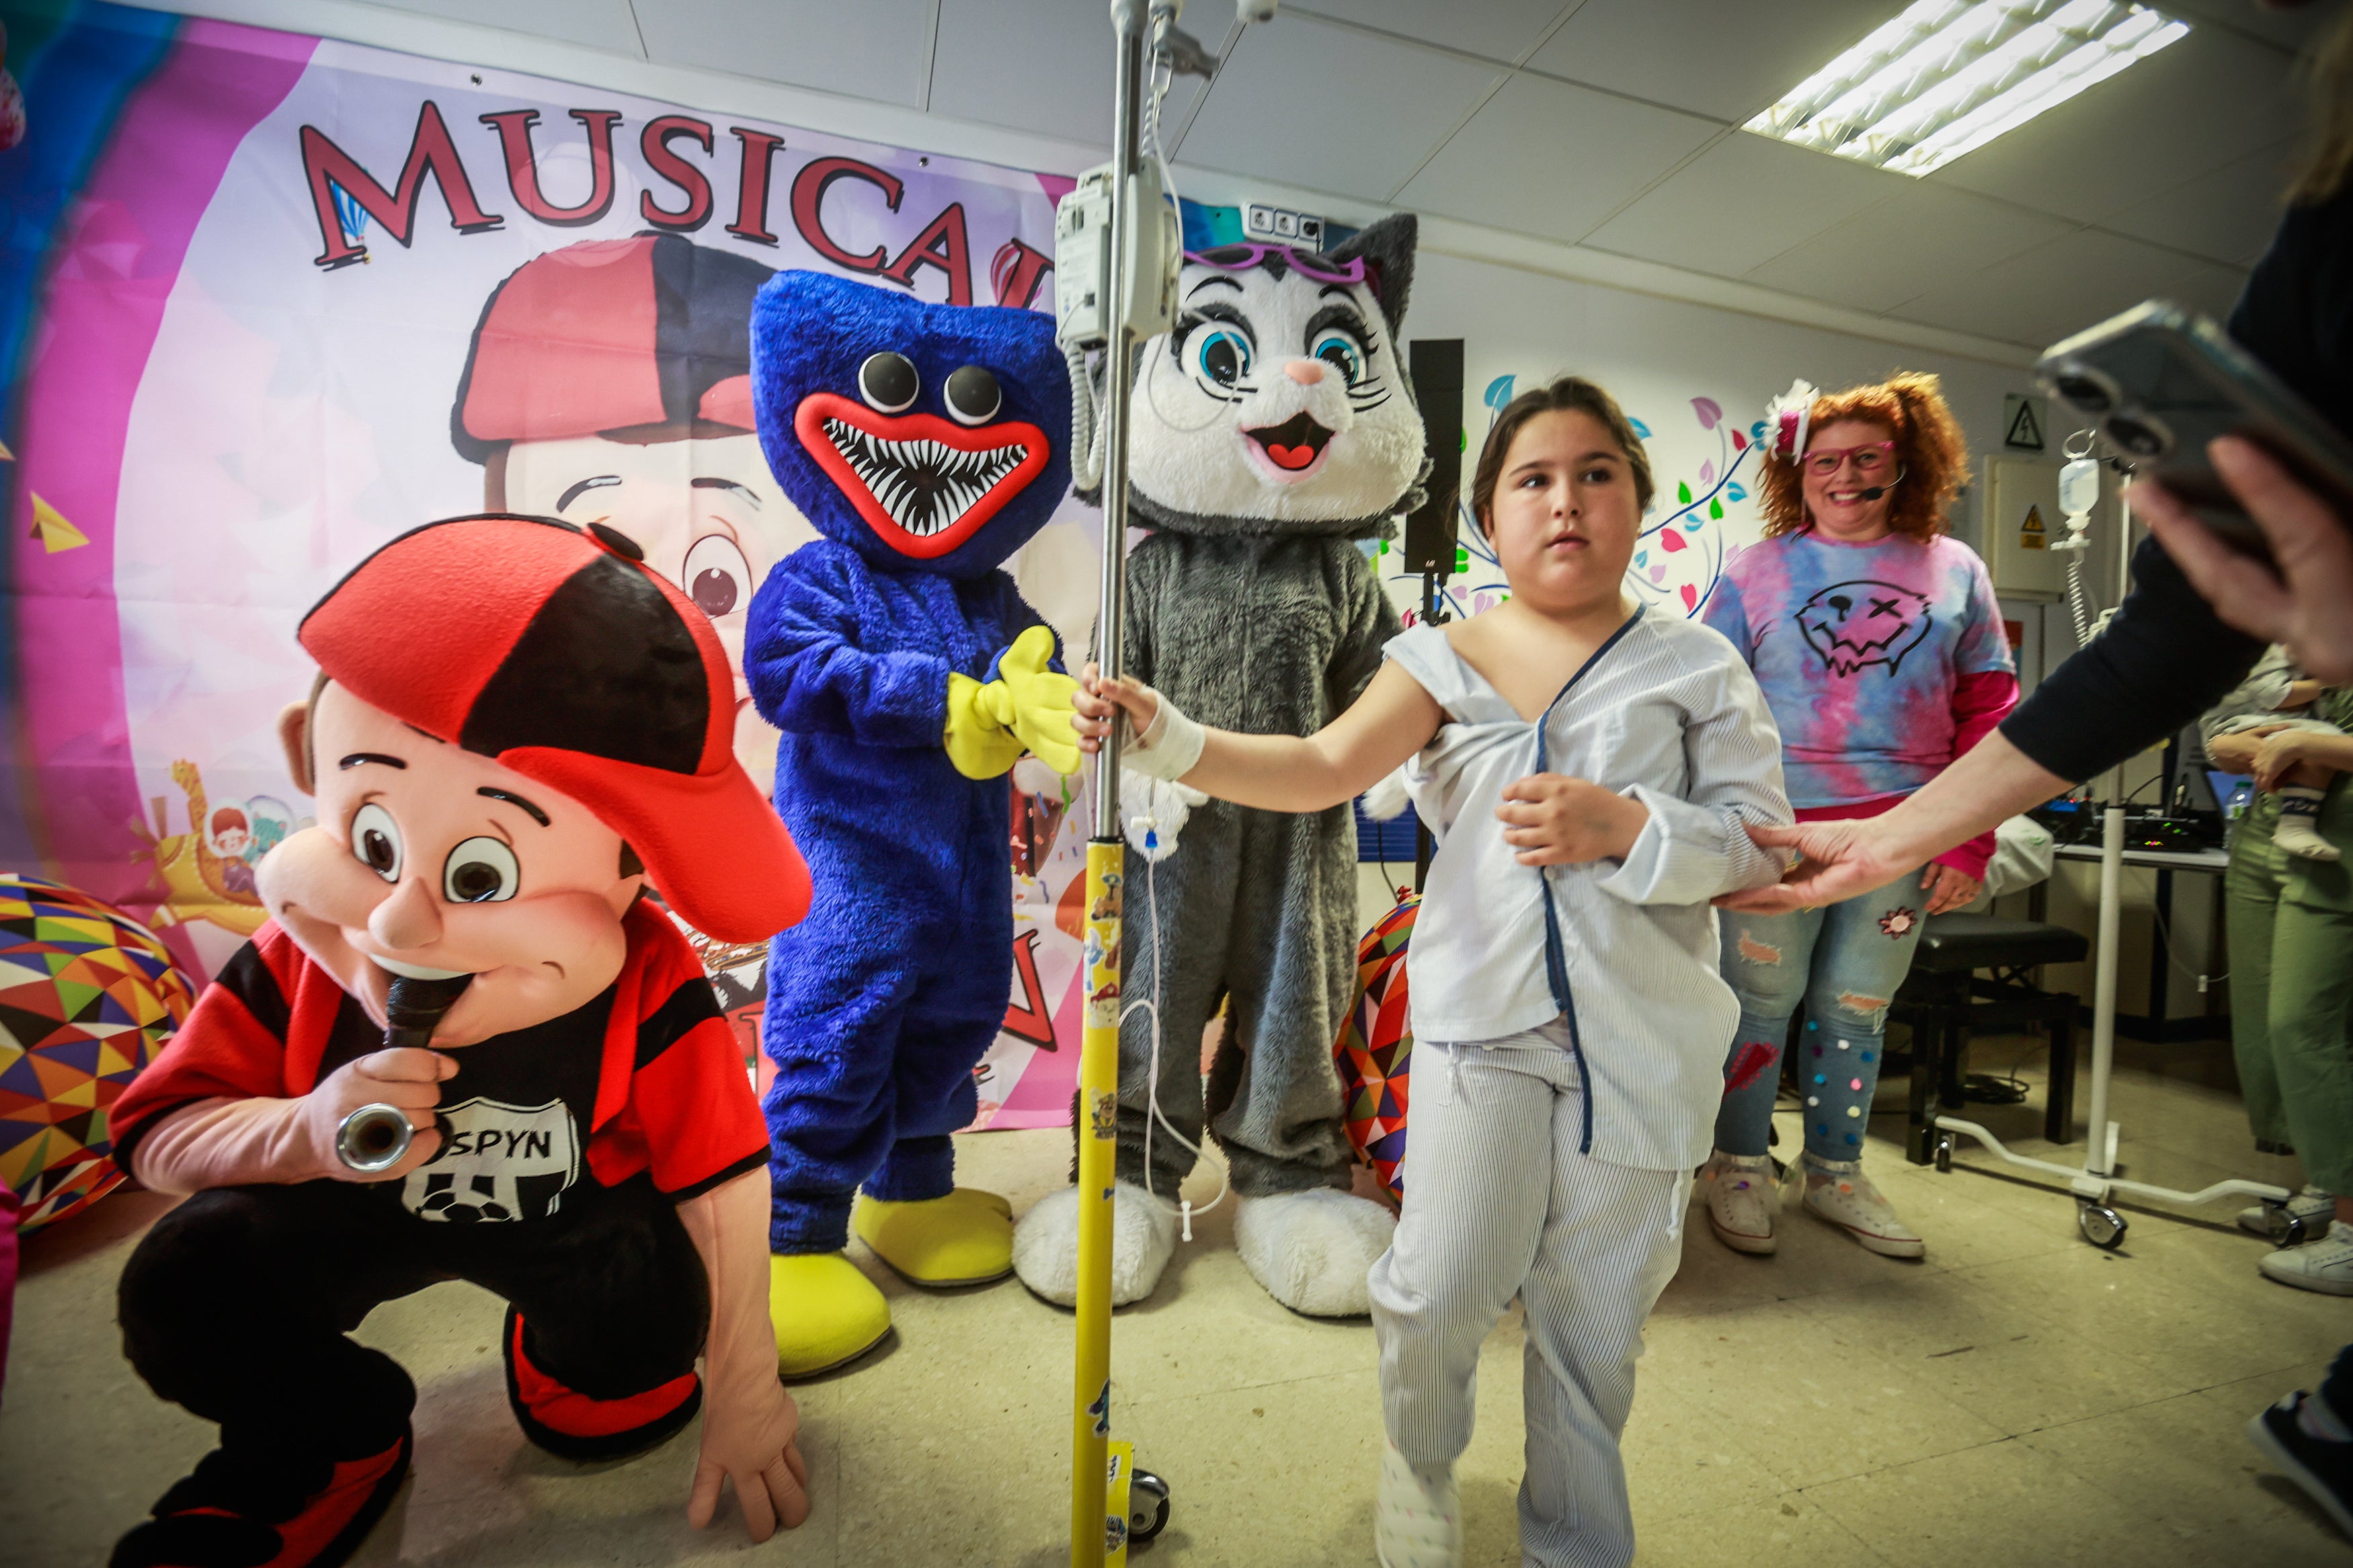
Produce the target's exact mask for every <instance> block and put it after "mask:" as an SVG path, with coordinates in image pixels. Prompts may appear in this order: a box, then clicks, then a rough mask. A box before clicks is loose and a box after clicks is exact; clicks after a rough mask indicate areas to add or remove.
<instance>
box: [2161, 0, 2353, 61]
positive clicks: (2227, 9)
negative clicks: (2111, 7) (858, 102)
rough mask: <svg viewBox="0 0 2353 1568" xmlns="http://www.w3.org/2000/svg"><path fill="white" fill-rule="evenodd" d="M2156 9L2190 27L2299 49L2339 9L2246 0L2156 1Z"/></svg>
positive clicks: (2319, 33)
mask: <svg viewBox="0 0 2353 1568" xmlns="http://www.w3.org/2000/svg"><path fill="white" fill-rule="evenodd" d="M2339 9H2340V7H2337V6H2333V5H2297V6H2295V8H2294V9H2292V10H2274V8H2273V7H2271V6H2270V5H2260V4H2250V0H2159V4H2158V10H2160V11H2165V12H2169V13H2171V14H2172V15H2174V16H2180V17H2182V18H2183V19H2185V20H2187V21H2189V22H2190V23H2192V24H2193V25H2194V24H2196V23H2199V22H2204V23H2206V24H2207V25H2208V26H2215V27H2221V28H2224V29H2227V30H2230V31H2233V32H2240V33H2246V34H2249V35H2251V36H2253V37H2259V38H2262V39H2264V40H2265V41H2267V42H2269V43H2273V44H2276V45H2278V46H2279V47H2281V48H2284V49H2300V48H2302V47H2304V46H2305V45H2306V44H2308V43H2311V42H2312V41H2313V40H2314V39H2315V38H2317V37H2319V36H2320V35H2321V33H2322V32H2323V31H2325V30H2326V29H2327V26H2328V24H2329V22H2330V21H2331V20H2333V19H2334V18H2335V17H2336V16H2337V11H2338V10H2339Z"/></svg>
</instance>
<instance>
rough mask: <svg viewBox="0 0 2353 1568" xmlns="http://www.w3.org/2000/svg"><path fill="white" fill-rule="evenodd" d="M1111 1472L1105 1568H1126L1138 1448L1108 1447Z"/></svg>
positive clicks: (1105, 1518)
mask: <svg viewBox="0 0 2353 1568" xmlns="http://www.w3.org/2000/svg"><path fill="white" fill-rule="evenodd" d="M1103 1453H1104V1458H1105V1460H1106V1462H1107V1463H1108V1464H1109V1465H1110V1472H1109V1475H1108V1477H1107V1479H1106V1480H1105V1483H1104V1486H1103V1568H1126V1564H1127V1529H1128V1526H1127V1510H1128V1508H1129V1505H1130V1504H1131V1503H1132V1502H1133V1501H1134V1496H1133V1492H1134V1471H1135V1447H1134V1444H1132V1443H1109V1444H1106V1445H1104V1449H1103Z"/></svg>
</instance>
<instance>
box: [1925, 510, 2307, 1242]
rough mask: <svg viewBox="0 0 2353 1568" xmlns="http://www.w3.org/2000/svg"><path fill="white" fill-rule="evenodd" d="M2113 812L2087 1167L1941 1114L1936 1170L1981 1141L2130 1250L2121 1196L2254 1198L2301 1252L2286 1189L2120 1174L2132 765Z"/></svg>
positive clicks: (2115, 788)
mask: <svg viewBox="0 0 2353 1568" xmlns="http://www.w3.org/2000/svg"><path fill="white" fill-rule="evenodd" d="M2117 517H2118V521H2120V523H2121V524H2122V526H2123V532H2124V538H2123V540H2122V542H2120V543H2119V544H2118V546H2117V550H2118V554H2119V560H2118V563H2117V571H2116V575H2117V584H2116V597H2117V601H2118V602H2119V603H2122V602H2123V598H2124V595H2125V594H2126V591H2127V590H2128V589H2129V587H2130V585H2131V584H2130V574H2131V570H2132V568H2131V560H2132V513H2131V512H2130V511H2129V510H2125V509H2122V508H2120V509H2118V513H2117ZM2104 793H2105V795H2107V797H2108V800H2107V807H2106V809H2105V811H2104V812H2103V813H2102V814H2101V816H2100V921H2099V935H2098V940H2097V942H2095V944H2094V949H2093V969H2092V1089H2091V1125H2090V1128H2089V1129H2088V1135H2087V1137H2086V1139H2085V1144H2086V1152H2085V1154H2084V1163H2083V1165H2082V1167H2081V1168H2080V1169H2079V1168H2076V1167H2073V1166H2068V1165H2060V1164H2054V1163H2052V1162H2051V1161H2049V1160H2037V1159H2035V1158H2033V1157H2032V1156H2031V1155H2027V1154H2017V1153H2012V1152H2010V1150H2009V1149H2008V1148H2007V1147H2005V1146H2004V1145H2003V1143H2002V1141H2001V1140H2000V1139H1999V1138H1997V1137H1995V1136H1994V1135H1993V1133H1992V1132H1990V1131H1988V1130H1987V1129H1986V1128H1984V1127H1982V1126H1980V1125H1978V1123H1977V1122H1974V1121H1965V1120H1963V1119H1962V1118H1960V1117H1957V1116H1939V1117H1937V1118H1936V1121H1935V1123H1934V1125H1935V1126H1936V1129H1937V1136H1936V1168H1937V1169H1938V1170H1940V1171H1949V1170H1951V1169H1952V1168H1953V1135H1954V1134H1955V1133H1959V1134H1961V1135H1962V1136H1964V1137H1968V1138H1974V1139H1976V1140H1977V1141H1978V1142H1980V1143H1982V1144H1984V1145H1985V1146H1986V1147H1987V1148H1988V1149H1990V1150H1992V1151H1993V1153H1994V1156H1995V1157H1996V1158H1997V1159H2000V1160H2003V1161H2006V1162H2007V1163H2010V1164H2012V1165H2023V1166H2025V1167H2026V1168H2027V1169H2029V1170H2032V1171H2041V1172H2042V1173H2045V1174H2048V1175H2053V1176H2059V1177H2062V1178H2063V1179H2064V1180H2065V1181H2066V1183H2067V1187H2068V1190H2069V1191H2070V1192H2072V1193H2073V1194H2075V1225H2076V1227H2077V1228H2078V1229H2080V1230H2081V1231H2082V1232H2083V1233H2084V1240H2086V1241H2088V1242H2090V1243H2091V1244H2092V1245H2093V1246H2094V1247H2105V1248H2109V1249H2114V1248H2115V1247H2120V1246H2122V1245H2123V1244H2124V1239H2125V1231H2126V1222H2125V1216H2124V1215H2121V1214H2119V1213H2117V1212H2116V1208H2115V1206H2114V1205H2112V1204H2111V1203H2110V1202H2109V1200H2110V1199H2111V1198H2113V1197H2115V1196H2116V1194H2119V1193H2126V1194H2132V1195H2134V1196H2137V1197H2144V1198H2158V1199H2162V1200H2164V1201H2165V1202H2167V1203H2174V1204H2182V1205H2189V1206H2192V1207H2195V1206H2197V1205H2201V1204H2211V1203H2215V1202H2218V1201H2220V1200H2221V1199H2223V1198H2227V1197H2233V1196H2237V1197H2251V1198H2253V1199H2255V1200H2256V1201H2257V1202H2259V1203H2261V1204H2262V1205H2263V1211H2264V1214H2265V1215H2266V1216H2267V1217H2268V1219H2269V1221H2270V1227H2271V1236H2272V1239H2273V1240H2274V1242H2276V1243H2277V1244H2278V1245H2280V1246H2282V1247H2293V1246H2295V1244H2296V1243H2298V1242H2300V1241H2302V1240H2303V1239H2304V1222H2303V1221H2302V1220H2300V1219H2297V1218H2295V1216H2293V1215H2290V1214H2289V1213H2288V1212H2287V1202H2288V1199H2289V1198H2290V1197H2291V1196H2293V1195H2294V1194H2290V1193H2289V1192H2288V1191H2287V1189H2286V1188H2284V1187H2275V1186H2273V1185H2271V1184H2269V1183H2265V1182H2248V1181H2239V1180H2235V1179H2233V1180H2231V1181H2224V1182H2216V1183H2215V1184H2213V1185H2211V1186H2210V1187H2205V1188H2201V1189H2200V1190H2199V1191H2197V1192H2194V1193H2189V1192H2181V1191H2178V1190H2176V1189H2175V1188H2172V1187H2158V1186H2151V1185H2149V1184H2147V1183H2146V1182H2131V1181H2126V1180H2125V1179H2124V1178H2123V1177H2121V1176H2118V1175H2117V1174H2116V1140H2117V1137H2118V1134H2119V1129H2118V1127H2117V1125H2116V1123H2115V1122H2114V1121H2109V1120H2108V1080H2109V1079H2110V1078H2111V1077H2112V1076H2113V1075H2114V1073H2115V1071H2116V951H2117V933H2118V927H2119V925H2120V924H2121V921H2122V917H2123V913H2124V909H2123V904H2124V888H2123V883H2124V858H2125V808H2124V766H2123V764H2122V763H2118V764H2117V765H2116V769H2115V770H2114V771H2113V772H2112V773H2109V775H2108V782H2107V785H2106V788H2105V792H2104Z"/></svg>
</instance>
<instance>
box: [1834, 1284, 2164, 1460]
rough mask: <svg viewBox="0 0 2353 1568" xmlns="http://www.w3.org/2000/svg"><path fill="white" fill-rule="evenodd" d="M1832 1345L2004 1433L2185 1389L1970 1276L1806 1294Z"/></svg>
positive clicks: (2123, 1407) (2053, 1423)
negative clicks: (1883, 1366)
mask: <svg viewBox="0 0 2353 1568" xmlns="http://www.w3.org/2000/svg"><path fill="white" fill-rule="evenodd" d="M1797 1305H1798V1307H1799V1310H1802V1311H1804V1312H1805V1313H1807V1314H1808V1315H1809V1316H1810V1317H1811V1318H1813V1319H1814V1320H1816V1321H1818V1322H1819V1323H1820V1328H1821V1331H1822V1332H1824V1333H1825V1334H1828V1335H1829V1336H1830V1337H1831V1343H1832V1344H1834V1345H1853V1346H1859V1347H1868V1348H1870V1349H1871V1350H1873V1351H1875V1352H1878V1353H1879V1354H1881V1355H1882V1356H1883V1357H1885V1358H1886V1359H1887V1360H1888V1361H1889V1362H1891V1363H1894V1364H1895V1365H1897V1366H1900V1367H1902V1368H1904V1369H1905V1370H1906V1371H1907V1372H1908V1373H1909V1374H1910V1375H1911V1376H1912V1377H1914V1378H1916V1379H1917V1380H1919V1382H1920V1383H1921V1384H1922V1385H1923V1386H1925V1387H1926V1388H1929V1389H1932V1390H1934V1391H1935V1392H1936V1393H1937V1394H1941V1395H1943V1396H1944V1397H1945V1398H1947V1399H1948V1400H1950V1401H1951V1402H1952V1403H1953V1404H1955V1405H1958V1406H1960V1407H1961V1408H1962V1409H1964V1410H1967V1411H1968V1412H1969V1413H1970V1414H1971V1415H1977V1416H1979V1417H1981V1418H1982V1419H1984V1420H1985V1421H1987V1422H1989V1424H1991V1425H1992V1426H1995V1427H1997V1428H1999V1429H2000V1431H2001V1432H2002V1433H2004V1434H2005V1435H2008V1436H2016V1435H2018V1434H2019V1433H2021V1432H2031V1431H2035V1430H2037V1429H2038V1428H2041V1427H2044V1426H2056V1425H2059V1424H2060V1423H2063V1422H2068V1421H2079V1420H2082V1419H2083V1418H2084V1417H2086V1416H2091V1415H2105V1414H2107V1413H2109V1412H2112V1411H2117V1410H2126V1409H2129V1408H2131V1407H2132V1406H2134V1405H2145V1404H2147V1403H2148V1402H2149V1401H2150V1400H2152V1399H2155V1398H2158V1397H2160V1396H2162V1395H2164V1394H2179V1393H2183V1392H2187V1391H2188V1390H2189V1388H2190V1387H2191V1386H2192V1382H2191V1380H2189V1379H2188V1378H2183V1377H2173V1378H2170V1379H2168V1377H2167V1374H2166V1373H2165V1372H2164V1371H2163V1370H2162V1369H2160V1368H2157V1367H2153V1366H2152V1365H2150V1363H2147V1362H2144V1361H2139V1360H2136V1359H2135V1358H2133V1357H2132V1356H2129V1355H2126V1354H2125V1353H2123V1352H2121V1351H2119V1350H2117V1349H2116V1348H2115V1347H2114V1346H2112V1345H2109V1344H2106V1343H2104V1342H2100V1341H2097V1340H2093V1339H2086V1338H2084V1337H2083V1336H2081V1335H2079V1334H2076V1333H2074V1332H2073V1331H2069V1330H2066V1329H2063V1328H2060V1327H2058V1326H2057V1325H2055V1324H2053V1323H2052V1322H2051V1321H2049V1320H2048V1319H2046V1318H2043V1317H2042V1316H2040V1315H2039V1314H2037V1315H2030V1314H2028V1313H2025V1312H2022V1311H2021V1310H2019V1309H2018V1308H2017V1307H2016V1306H2014V1305H2012V1304H2011V1303H2010V1301H2008V1300H2004V1299H2002V1298H2000V1297H1998V1296H1995V1295H1993V1294H1992V1293H1990V1292H1989V1291H1987V1290H1986V1289H1984V1288H1983V1287H1982V1286H1979V1285H1978V1284H1976V1283H1974V1282H1972V1280H1971V1279H1970V1278H1969V1277H1968V1276H1967V1275H1964V1274H1960V1273H1956V1272H1947V1273H1944V1274H1939V1275H1936V1276H1934V1277H1932V1278H1930V1279H1927V1280H1926V1281H1924V1282H1922V1283H1921V1284H1919V1285H1917V1286H1915V1287H1913V1288H1909V1289H1898V1288H1895V1287H1893V1286H1889V1285H1877V1286H1871V1287H1866V1288H1864V1289H1856V1290H1843V1291H1838V1292H1835V1293H1832V1294H1828V1295H1821V1296H1809V1297H1806V1298H1804V1299H1803V1300H1799V1302H1798V1303H1797Z"/></svg>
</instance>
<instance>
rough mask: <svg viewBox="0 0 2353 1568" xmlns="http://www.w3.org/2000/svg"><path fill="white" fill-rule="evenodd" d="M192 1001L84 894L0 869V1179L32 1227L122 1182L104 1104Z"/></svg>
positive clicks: (133, 935) (140, 941)
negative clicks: (115, 1161)
mask: <svg viewBox="0 0 2353 1568" xmlns="http://www.w3.org/2000/svg"><path fill="white" fill-rule="evenodd" d="M194 1005H195V987H194V986H192V985H190V984H189V983H188V978H187V976H186V975H185V974H183V973H181V972H180V970H179V967H178V966H177V965H176V964H175V963H174V962H173V960H172V954H171V952H170V950H168V949H167V948H165V947H164V944H163V942H160V941H158V940H157V939H156V936H155V934H154V932H153V931H149V930H148V929H147V928H146V927H145V926H142V925H141V924H139V922H137V921H133V920H132V919H131V918H130V917H129V916H127V915H125V914H123V913H121V911H120V910H115V909H112V908H111V907H110V906H108V905H106V904H102V903H100V901H99V900H96V899H94V898H92V897H90V895H89V894H87V893H83V892H79V891H77V890H76V889H71V888H67V887H60V886H59V885H58V884H57V883H55V882H45V881H42V880H40V879H37V878H33V877H18V876H13V875H9V874H6V873H0V1183H5V1184H7V1185H8V1186H9V1187H11V1188H13V1189H15V1191H16V1194H17V1196H18V1197H19V1198H20V1199H21V1200H22V1202H23V1205H24V1210H23V1216H22V1218H21V1219H20V1220H19V1222H18V1223H19V1226H20V1227H21V1228H23V1229H26V1230H31V1229H33V1228H35V1227H36V1226H43V1225H47V1223H49V1222H50V1221H51V1220H55V1219H61V1218H63V1217H64V1216H65V1215H69V1214H72V1213H73V1212H75V1211H76V1210H78V1209H80V1208H82V1207H84V1206H86V1205H90V1204H92V1203H95V1202H97V1201H98V1200H99V1199H100V1198H101V1197H103V1196H105V1195H106V1194H108V1193H110V1192H111V1191H113V1190H114V1188H115V1187H116V1186H118V1185H119V1184H121V1181H122V1179H123V1173H122V1172H121V1171H120V1170H118V1169H116V1168H115V1164H114V1162H113V1160H112V1159H111V1158H110V1151H111V1148H112V1146H113V1141H112V1139H111V1137H110V1135H109V1134H108V1131H107V1125H106V1113H107V1108H108V1107H110V1106H111V1105H112V1104H113V1103H114V1101H115V1099H116V1097H118V1096H119V1095H121V1093H122V1091H123V1089H126V1088H128V1087H129V1086H130V1083H131V1080H132V1079H133V1078H135V1077H137V1076H138V1074H139V1071H140V1069H141V1068H144V1067H145V1066H146V1065H147V1064H148V1062H149V1061H151V1060H153V1058H154V1055H155V1053H156V1052H157V1051H159V1050H161V1049H162V1048H163V1046H164V1041H165V1040H168V1039H169V1038H171V1037H172V1033H173V1031H174V1030H175V1029H177V1028H178V1027H179V1026H180V1024H181V1022H182V1020H184V1019H185V1018H186V1017H187V1016H188V1009H189V1008H191V1007H193V1006H194Z"/></svg>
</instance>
